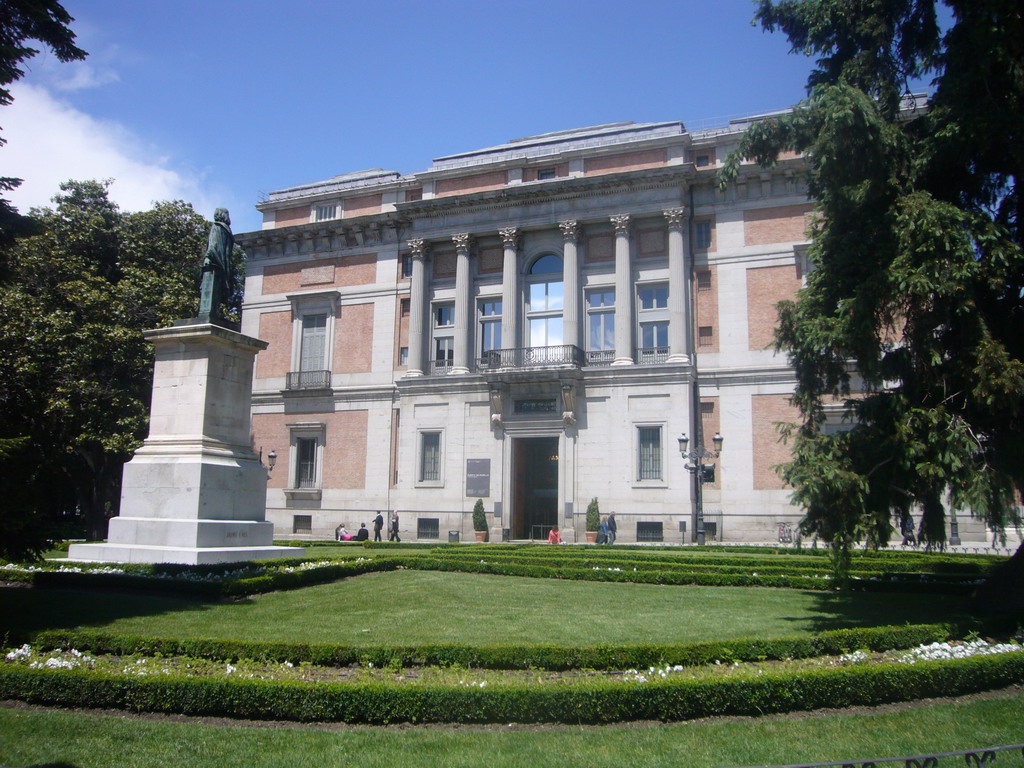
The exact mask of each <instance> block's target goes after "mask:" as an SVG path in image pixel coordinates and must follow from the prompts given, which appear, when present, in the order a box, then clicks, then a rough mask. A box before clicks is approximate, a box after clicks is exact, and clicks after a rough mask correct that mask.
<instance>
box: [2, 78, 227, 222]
mask: <svg viewBox="0 0 1024 768" xmlns="http://www.w3.org/2000/svg"><path fill="white" fill-rule="evenodd" d="M75 77H76V78H79V82H80V84H81V85H80V86H79V87H86V86H87V85H89V83H90V78H97V79H96V80H94V81H93V82H98V81H99V79H102V77H103V75H102V74H100V75H97V74H96V73H95V72H92V73H89V72H87V71H86V72H85V74H81V75H76V76H75ZM114 77H116V74H115V75H114ZM12 93H13V95H14V103H13V104H11V105H10V106H8V107H5V108H4V109H3V110H2V112H0V125H2V126H3V134H2V135H3V137H4V138H5V139H7V142H8V143H7V145H6V146H5V147H3V148H2V149H0V175H3V176H14V177H17V178H21V179H24V182H23V183H22V185H21V186H20V187H18V189H16V190H14V191H12V192H10V193H8V194H7V195H6V196H7V197H8V198H9V199H10V200H11V201H12V202H13V203H14V204H15V205H16V206H18V208H19V209H20V210H21V211H22V212H23V213H24V212H27V211H28V209H29V208H31V207H33V206H44V205H50V199H51V198H52V197H53V196H54V195H55V194H56V193H57V192H58V191H59V186H60V184H61V182H63V181H67V180H68V179H99V180H103V179H113V180H114V183H113V184H112V185H111V186H110V197H111V199H112V200H114V202H116V203H117V204H118V205H119V206H121V208H122V209H124V210H127V211H139V210H146V209H148V208H149V207H151V205H152V203H153V202H154V201H157V200H174V199H182V200H188V201H190V202H191V203H192V204H193V205H194V206H195V208H196V210H198V211H199V212H200V213H203V214H205V215H207V216H209V215H211V214H212V212H213V209H214V207H215V203H214V201H213V198H212V196H211V194H210V193H211V191H212V190H209V189H207V188H206V187H205V185H204V180H203V178H202V175H201V174H198V173H190V172H187V171H181V170H175V169H174V168H173V167H172V163H171V162H170V160H169V159H168V158H166V157H160V156H159V154H158V153H157V152H154V151H153V150H152V149H151V148H148V147H146V146H145V142H144V141H143V140H142V139H140V138H139V137H138V136H135V135H134V134H133V133H132V132H131V131H129V130H128V129H127V128H125V127H124V126H123V125H121V124H119V123H116V122H111V121H101V120H97V119H95V118H93V117H91V116H89V115H87V114H86V113H84V112H81V111H80V110H78V109H75V108H74V107H72V106H71V105H70V104H68V103H66V102H64V101H61V100H60V99H58V98H55V97H54V96H53V95H51V93H50V92H49V91H48V90H47V89H45V88H42V87H40V86H34V85H28V84H26V83H19V84H16V85H15V86H14V87H13V88H12ZM221 204H223V203H221Z"/></svg>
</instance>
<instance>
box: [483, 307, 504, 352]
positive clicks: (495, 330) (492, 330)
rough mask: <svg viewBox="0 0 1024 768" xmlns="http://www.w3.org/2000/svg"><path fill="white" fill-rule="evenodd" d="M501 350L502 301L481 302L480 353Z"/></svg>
mask: <svg viewBox="0 0 1024 768" xmlns="http://www.w3.org/2000/svg"><path fill="white" fill-rule="evenodd" d="M492 349H501V299H484V300H483V301H481V302H480V353H481V354H483V353H485V352H490V351H491V350H492Z"/></svg>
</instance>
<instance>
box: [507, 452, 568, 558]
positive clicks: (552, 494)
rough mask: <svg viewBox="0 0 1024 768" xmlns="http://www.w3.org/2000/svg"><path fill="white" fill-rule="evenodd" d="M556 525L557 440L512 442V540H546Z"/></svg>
mask: <svg viewBox="0 0 1024 768" xmlns="http://www.w3.org/2000/svg"><path fill="white" fill-rule="evenodd" d="M557 524H558V437H518V438H515V439H513V441H512V538H514V539H540V540H542V541H543V540H546V539H547V537H548V531H550V530H551V527H552V526H554V525H557Z"/></svg>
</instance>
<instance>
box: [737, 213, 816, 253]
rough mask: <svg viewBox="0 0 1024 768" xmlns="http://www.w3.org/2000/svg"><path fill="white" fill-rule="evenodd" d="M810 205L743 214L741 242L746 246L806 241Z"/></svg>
mask: <svg viewBox="0 0 1024 768" xmlns="http://www.w3.org/2000/svg"><path fill="white" fill-rule="evenodd" d="M811 207H812V206H811V205H810V204H801V205H783V206H777V207H775V208H761V209H759V210H756V211H744V212H743V242H744V244H746V245H767V244H769V243H792V242H798V241H801V240H806V239H807V238H806V236H805V235H804V231H805V230H806V229H807V214H808V213H809V212H810V211H811Z"/></svg>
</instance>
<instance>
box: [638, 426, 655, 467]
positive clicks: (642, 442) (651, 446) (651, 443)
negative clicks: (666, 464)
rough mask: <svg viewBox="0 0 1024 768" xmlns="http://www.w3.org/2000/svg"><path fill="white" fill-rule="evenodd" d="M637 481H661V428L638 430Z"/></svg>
mask: <svg viewBox="0 0 1024 768" xmlns="http://www.w3.org/2000/svg"><path fill="white" fill-rule="evenodd" d="M636 479H637V480H661V427H638V428H637V473H636Z"/></svg>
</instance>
